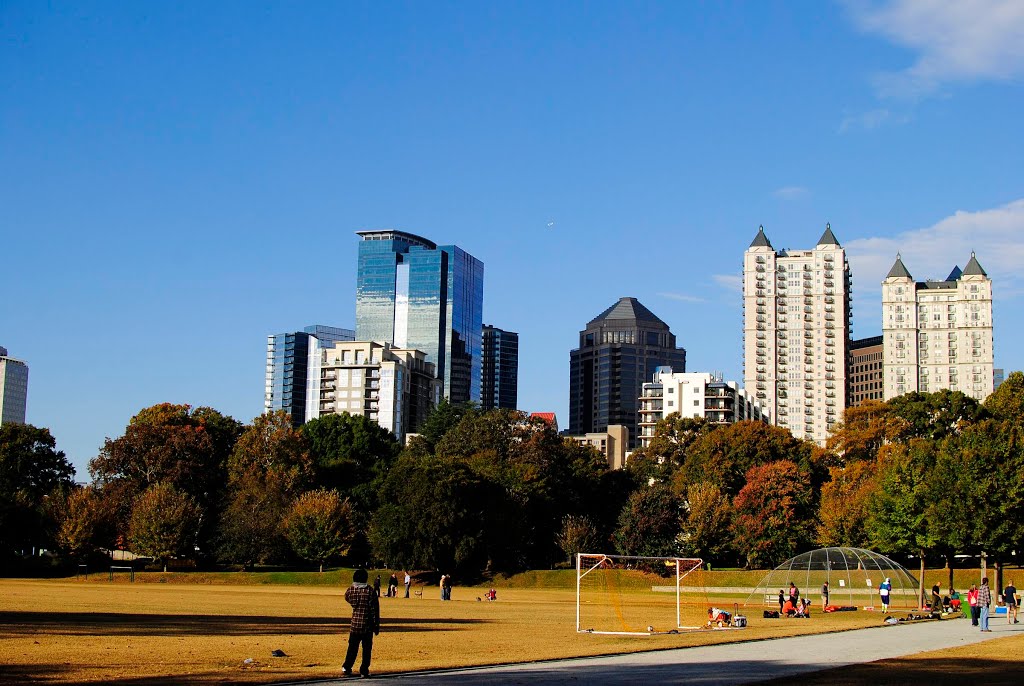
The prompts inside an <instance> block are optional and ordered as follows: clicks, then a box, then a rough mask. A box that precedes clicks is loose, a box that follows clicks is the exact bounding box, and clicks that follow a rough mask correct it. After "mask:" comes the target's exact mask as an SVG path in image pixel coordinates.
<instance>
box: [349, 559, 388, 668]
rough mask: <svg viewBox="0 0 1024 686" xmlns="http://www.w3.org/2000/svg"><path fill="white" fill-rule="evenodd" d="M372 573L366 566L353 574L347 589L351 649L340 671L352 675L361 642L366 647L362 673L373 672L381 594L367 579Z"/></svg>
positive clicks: (360, 666)
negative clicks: (371, 669) (374, 639)
mask: <svg viewBox="0 0 1024 686" xmlns="http://www.w3.org/2000/svg"><path fill="white" fill-rule="evenodd" d="M369 578H370V575H369V574H367V573H366V570H365V569H357V570H356V571H355V572H354V573H353V574H352V585H351V586H349V587H348V590H346V591H345V600H346V601H347V602H348V604H349V605H351V606H352V621H350V622H349V625H348V652H347V653H346V654H345V662H344V664H342V666H341V673H342V674H344V675H345V676H352V666H353V665H354V664H355V663H356V654H357V653H358V652H359V646H360V645H361V646H362V647H363V659H362V662H360V663H359V676H362V677H367V676H370V657H371V656H372V654H373V637H374V636H376V635H377V634H379V633H380V598H378V597H377V594H376V593H374V592H373V589H372V588H370V586H369V585H368V584H367V583H366V581H367V580H368V579H369Z"/></svg>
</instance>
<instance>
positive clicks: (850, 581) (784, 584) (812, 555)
mask: <svg viewBox="0 0 1024 686" xmlns="http://www.w3.org/2000/svg"><path fill="white" fill-rule="evenodd" d="M886 580H888V581H889V583H890V584H891V585H892V591H891V593H890V606H891V607H900V608H916V607H917V592H918V583H917V579H915V578H914V576H913V575H912V574H911V573H910V572H908V571H907V570H906V568H904V567H903V566H902V565H900V564H899V563H897V562H894V561H893V560H891V559H889V558H888V557H886V556H885V555H882V554H881V553H876V552H874V551H873V550H865V549H863V548H845V547H844V548H819V549H817V550H812V551H810V552H806V553H801V554H800V555H797V556H796V557H794V558H791V559H789V560H787V561H786V562H783V563H782V564H781V565H779V566H778V567H776V568H775V569H773V570H772V571H770V572H768V574H766V575H765V576H764V578H763V579H761V582H760V583H759V584H758V586H757V588H756V589H755V591H754V593H752V594H751V595H750V596H748V597H747V600H746V603H745V604H747V605H749V604H751V603H756V604H761V603H763V602H764V598H765V597H766V596H768V595H773V596H777V595H778V592H779V591H780V590H781V591H783V592H784V593H786V594H788V593H789V584H790V583H793V584H795V585H796V587H797V589H799V591H800V595H801V597H804V598H807V599H808V600H810V601H811V602H812V603H813V604H814V605H815V606H817V607H820V596H821V587H822V586H823V585H824V584H825V582H828V586H829V604H830V605H839V606H848V607H871V606H876V607H879V606H880V600H879V593H878V587H879V585H880V584H882V582H884V581H886Z"/></svg>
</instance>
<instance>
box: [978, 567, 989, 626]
mask: <svg viewBox="0 0 1024 686" xmlns="http://www.w3.org/2000/svg"><path fill="white" fill-rule="evenodd" d="M991 604H992V589H990V588H989V587H988V577H987V576H986V577H985V578H984V579H982V580H981V588H979V589H978V607H980V608H981V630H982V631H992V630H991V629H989V628H988V608H989V606H990V605H991Z"/></svg>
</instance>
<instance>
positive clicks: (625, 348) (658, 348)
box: [569, 298, 686, 447]
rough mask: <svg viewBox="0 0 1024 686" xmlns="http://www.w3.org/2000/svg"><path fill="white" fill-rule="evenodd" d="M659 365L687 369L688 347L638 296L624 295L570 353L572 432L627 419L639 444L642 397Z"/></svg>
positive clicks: (633, 441)
mask: <svg viewBox="0 0 1024 686" xmlns="http://www.w3.org/2000/svg"><path fill="white" fill-rule="evenodd" d="M658 367H671V368H672V371H674V372H685V371H686V350H684V349H683V348H678V347H676V337H675V335H674V334H673V333H672V332H671V331H669V328H668V324H666V323H665V322H663V321H661V320H660V319H658V317H657V316H656V315H655V314H654V313H653V312H651V311H650V310H649V309H647V308H646V307H644V306H643V305H642V304H641V303H640V301H639V300H637V299H636V298H620V299H619V301H618V302H617V303H615V304H614V305H612V306H611V307H609V308H608V309H607V310H605V311H604V312H602V313H601V314H599V315H597V317H595V318H594V319H592V320H590V322H588V323H587V328H585V329H584V330H583V331H580V346H579V348H577V349H576V350H573V351H571V352H570V353H569V433H571V434H575V435H579V434H586V433H594V432H598V431H605V430H607V428H608V427H609V426H610V425H614V424H622V425H624V426H626V427H627V428H628V429H629V443H630V447H633V446H635V445H636V444H637V411H638V410H639V402H638V398H639V397H640V392H641V390H643V384H644V382H645V381H650V379H651V378H652V377H653V375H654V372H655V370H656V369H657V368H658Z"/></svg>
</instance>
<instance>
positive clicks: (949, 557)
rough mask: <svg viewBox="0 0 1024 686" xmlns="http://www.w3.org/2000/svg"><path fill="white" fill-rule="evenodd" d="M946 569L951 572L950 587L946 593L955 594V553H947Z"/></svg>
mask: <svg viewBox="0 0 1024 686" xmlns="http://www.w3.org/2000/svg"><path fill="white" fill-rule="evenodd" d="M946 569H947V570H948V571H949V585H948V586H947V587H946V592H947V593H949V594H952V593H953V553H946Z"/></svg>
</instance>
